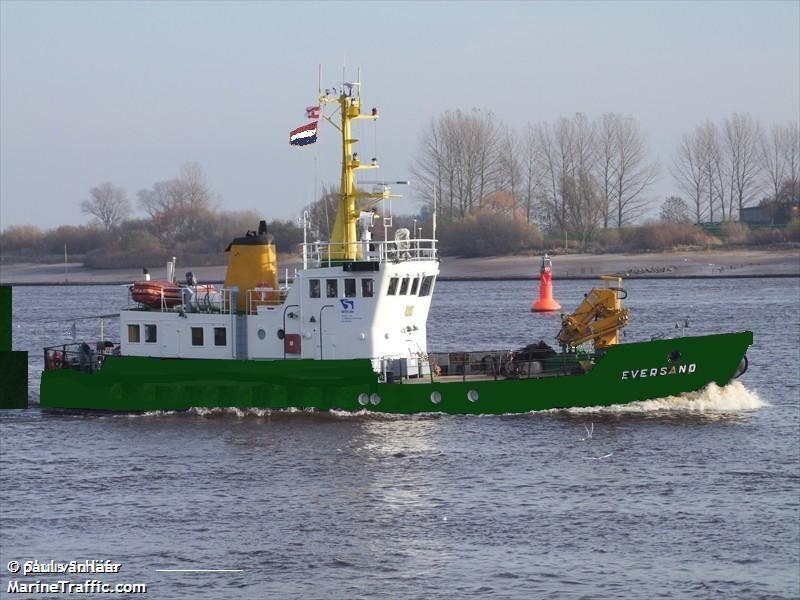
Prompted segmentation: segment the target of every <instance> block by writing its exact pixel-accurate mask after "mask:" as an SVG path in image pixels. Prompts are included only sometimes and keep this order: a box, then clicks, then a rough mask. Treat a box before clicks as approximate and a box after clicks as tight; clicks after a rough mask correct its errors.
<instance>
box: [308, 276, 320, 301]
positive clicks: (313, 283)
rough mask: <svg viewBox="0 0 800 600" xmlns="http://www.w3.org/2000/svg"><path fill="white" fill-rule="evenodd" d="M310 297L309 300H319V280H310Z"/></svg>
mask: <svg viewBox="0 0 800 600" xmlns="http://www.w3.org/2000/svg"><path fill="white" fill-rule="evenodd" d="M308 296H309V298H319V279H309V280H308Z"/></svg>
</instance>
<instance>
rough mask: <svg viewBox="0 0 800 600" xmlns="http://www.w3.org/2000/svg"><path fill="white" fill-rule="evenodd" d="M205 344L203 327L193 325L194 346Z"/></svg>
mask: <svg viewBox="0 0 800 600" xmlns="http://www.w3.org/2000/svg"><path fill="white" fill-rule="evenodd" d="M202 345H203V328H202V327H192V346H202Z"/></svg>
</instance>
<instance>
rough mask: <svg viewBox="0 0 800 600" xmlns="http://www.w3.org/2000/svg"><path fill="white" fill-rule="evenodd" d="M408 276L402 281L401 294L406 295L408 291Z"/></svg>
mask: <svg viewBox="0 0 800 600" xmlns="http://www.w3.org/2000/svg"><path fill="white" fill-rule="evenodd" d="M409 281H410V280H409V278H408V277H403V281H401V282H400V295H401V296H405V295H406V294H407V293H408V282H409Z"/></svg>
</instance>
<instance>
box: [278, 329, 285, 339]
mask: <svg viewBox="0 0 800 600" xmlns="http://www.w3.org/2000/svg"><path fill="white" fill-rule="evenodd" d="M285 337H286V332H285V331H284V330H283V329H278V339H279V340H282V339H283V338H285Z"/></svg>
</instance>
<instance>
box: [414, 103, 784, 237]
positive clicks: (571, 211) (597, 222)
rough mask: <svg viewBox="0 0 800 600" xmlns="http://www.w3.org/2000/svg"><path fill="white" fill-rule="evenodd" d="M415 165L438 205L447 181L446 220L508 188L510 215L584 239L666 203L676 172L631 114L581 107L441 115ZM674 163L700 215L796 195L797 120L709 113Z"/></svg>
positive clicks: (478, 208) (723, 215) (717, 215)
mask: <svg viewBox="0 0 800 600" xmlns="http://www.w3.org/2000/svg"><path fill="white" fill-rule="evenodd" d="M411 168H412V172H413V173H414V175H415V177H416V178H417V179H418V180H419V181H420V182H421V183H422V188H423V202H424V203H425V204H426V205H427V206H428V208H429V210H430V208H431V207H432V204H433V194H434V190H436V193H437V197H438V210H439V214H440V216H441V217H442V218H443V219H444V220H445V221H457V220H464V219H467V218H469V217H470V215H474V214H480V213H482V212H485V211H486V210H487V209H488V210H493V209H494V208H496V207H495V206H494V205H492V203H491V202H490V203H488V204H487V200H490V199H491V198H492V197H493V196H494V195H496V194H498V193H500V192H502V193H505V194H507V200H510V201H506V202H504V203H503V204H502V210H503V211H504V212H505V214H507V215H509V216H512V217H514V218H524V219H525V221H526V222H528V223H535V224H537V225H539V226H540V227H541V228H542V229H543V230H544V231H545V232H550V233H556V232H559V233H563V232H568V233H570V234H572V235H573V236H577V237H578V238H579V239H580V240H581V242H582V243H583V244H584V245H585V244H586V243H587V242H588V241H590V240H591V239H592V237H593V235H594V234H595V232H596V231H597V230H598V229H608V228H612V227H613V228H621V227H623V226H625V225H629V224H632V223H635V222H636V221H638V220H639V219H641V217H642V216H643V215H644V214H645V213H646V212H647V211H649V210H650V209H652V208H655V206H656V203H657V202H658V201H657V199H656V198H654V196H653V195H652V187H653V184H654V183H655V182H656V180H657V178H658V177H659V176H661V175H664V174H665V173H664V172H663V169H662V168H661V166H660V165H659V163H658V162H657V161H656V160H655V159H654V158H653V157H652V156H651V152H650V150H649V148H648V144H647V138H646V136H645V134H644V132H643V131H642V128H641V126H640V124H639V123H638V121H636V119H634V118H632V117H629V116H624V115H621V114H617V113H605V114H603V115H600V116H599V117H596V118H594V119H590V118H589V117H587V116H586V115H584V114H583V113H577V114H576V115H574V116H573V117H571V118H567V117H563V118H560V119H557V120H555V121H553V122H543V123H535V124H527V125H525V126H523V127H522V128H521V129H520V130H515V129H513V128H511V127H509V126H508V125H506V124H504V123H502V122H501V121H500V120H498V119H497V118H495V117H494V115H493V114H492V113H491V112H488V111H483V110H478V109H473V110H472V111H469V112H464V111H461V110H454V111H447V112H445V113H444V114H442V115H440V116H439V117H436V118H433V119H432V120H431V121H430V123H429V124H428V126H427V127H426V128H425V130H424V131H423V133H422V134H421V136H420V141H419V149H418V151H417V153H416V155H415V157H414V159H413V162H412V167H411ZM667 172H668V174H669V175H670V176H671V178H672V180H673V182H674V184H675V185H676V187H677V189H678V190H679V191H680V193H681V194H684V195H686V196H687V198H689V202H688V203H687V204H689V205H691V207H692V209H693V211H692V217H693V218H692V219H691V220H692V221H694V222H695V223H701V222H704V221H715V220H721V221H729V220H733V219H734V218H735V217H736V216H738V212H739V211H740V210H741V209H742V208H744V207H745V206H749V205H752V204H753V203H754V202H755V201H757V200H762V201H765V202H768V201H781V200H783V201H787V200H789V199H797V198H798V197H800V194H799V193H798V186H800V135H799V134H798V127H797V123H788V124H785V125H774V126H773V127H772V128H771V129H770V130H769V131H765V130H763V128H762V127H761V125H760V124H759V122H758V121H757V120H755V119H753V117H751V116H750V115H748V114H742V113H734V114H733V115H731V116H730V117H727V118H725V119H723V120H722V122H721V123H719V124H716V123H713V122H711V121H708V122H706V123H704V124H703V125H700V126H698V127H697V128H696V129H695V130H694V131H693V132H691V133H689V134H685V135H684V136H683V137H682V139H681V143H680V145H679V147H678V148H677V149H676V151H675V154H674V156H673V157H672V160H671V162H670V164H669V165H668V169H667ZM678 198H680V196H678ZM681 200H682V198H681ZM682 201H683V202H686V201H685V200H682ZM674 203H675V202H674V201H673V202H672V204H674ZM673 213H674V210H673V211H669V210H668V211H667V214H673Z"/></svg>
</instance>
